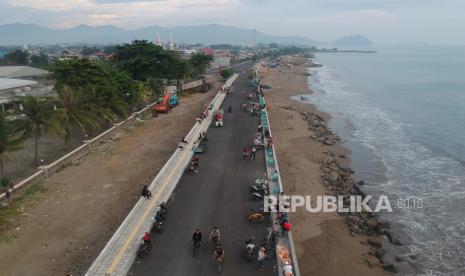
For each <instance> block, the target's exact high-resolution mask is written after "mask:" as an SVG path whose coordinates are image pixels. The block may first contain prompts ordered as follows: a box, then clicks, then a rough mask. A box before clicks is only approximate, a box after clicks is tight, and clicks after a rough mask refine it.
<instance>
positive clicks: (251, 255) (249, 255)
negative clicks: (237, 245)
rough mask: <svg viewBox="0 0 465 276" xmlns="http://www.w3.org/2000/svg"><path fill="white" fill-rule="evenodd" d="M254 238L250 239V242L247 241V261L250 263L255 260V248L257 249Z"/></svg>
mask: <svg viewBox="0 0 465 276" xmlns="http://www.w3.org/2000/svg"><path fill="white" fill-rule="evenodd" d="M254 241H255V240H254V238H250V239H248V240H246V241H245V253H244V255H245V258H246V259H247V261H249V263H251V262H252V260H253V258H254V255H255V254H254V248H255V244H254Z"/></svg>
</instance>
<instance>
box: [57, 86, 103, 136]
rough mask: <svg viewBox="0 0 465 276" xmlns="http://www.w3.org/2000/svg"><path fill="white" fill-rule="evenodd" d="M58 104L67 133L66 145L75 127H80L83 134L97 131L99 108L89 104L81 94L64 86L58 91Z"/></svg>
mask: <svg viewBox="0 0 465 276" xmlns="http://www.w3.org/2000/svg"><path fill="white" fill-rule="evenodd" d="M57 92H58V104H59V109H58V110H59V112H60V116H59V118H60V124H61V127H62V128H63V130H64V132H65V143H68V142H69V139H70V138H71V129H72V126H73V125H76V126H78V127H79V129H80V130H81V131H82V133H83V134H84V135H85V134H87V129H89V128H90V129H96V128H98V127H99V123H98V118H97V114H98V110H97V109H98V107H97V106H96V105H94V104H92V103H90V102H87V101H86V100H85V98H84V96H83V95H82V93H81V92H78V91H75V90H73V89H72V88H71V87H70V86H68V85H64V86H62V87H61V88H60V89H59V90H58V91H57Z"/></svg>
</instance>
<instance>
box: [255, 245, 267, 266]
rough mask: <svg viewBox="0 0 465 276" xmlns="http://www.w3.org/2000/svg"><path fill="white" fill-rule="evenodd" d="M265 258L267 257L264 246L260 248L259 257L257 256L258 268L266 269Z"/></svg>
mask: <svg viewBox="0 0 465 276" xmlns="http://www.w3.org/2000/svg"><path fill="white" fill-rule="evenodd" d="M265 258H266V249H265V247H263V246H262V247H260V249H259V250H258V257H257V261H258V268H259V269H260V270H263V269H265V264H264V261H265Z"/></svg>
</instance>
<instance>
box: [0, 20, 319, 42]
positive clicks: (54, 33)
mask: <svg viewBox="0 0 465 276" xmlns="http://www.w3.org/2000/svg"><path fill="white" fill-rule="evenodd" d="M157 32H159V33H160V36H161V37H162V40H164V41H167V40H168V36H169V34H170V33H172V34H173V37H174V40H175V42H176V43H181V42H184V43H202V44H217V43H230V44H250V43H251V41H252V39H253V30H251V29H243V28H237V27H230V26H224V25H218V24H210V25H195V26H176V27H173V28H167V27H162V26H150V27H145V28H141V29H137V30H125V29H122V28H118V27H115V26H96V27H93V26H87V25H79V26H76V27H73V28H69V29H51V28H46V27H42V26H38V25H35V24H19V23H15V24H7V25H1V26H0V45H23V44H56V43H88V44H108V43H124V42H129V41H131V40H134V39H147V40H152V41H153V40H154V39H155V36H156V34H157ZM256 42H257V43H260V42H262V43H270V42H276V43H280V44H299V45H313V44H315V43H316V42H315V41H313V40H311V39H310V38H307V37H303V36H273V35H268V34H264V33H261V32H258V31H257V32H256Z"/></svg>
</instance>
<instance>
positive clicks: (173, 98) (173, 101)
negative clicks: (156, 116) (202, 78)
mask: <svg viewBox="0 0 465 276" xmlns="http://www.w3.org/2000/svg"><path fill="white" fill-rule="evenodd" d="M177 105H179V97H178V95H177V94H176V93H174V94H171V98H170V106H171V107H175V106H177Z"/></svg>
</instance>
